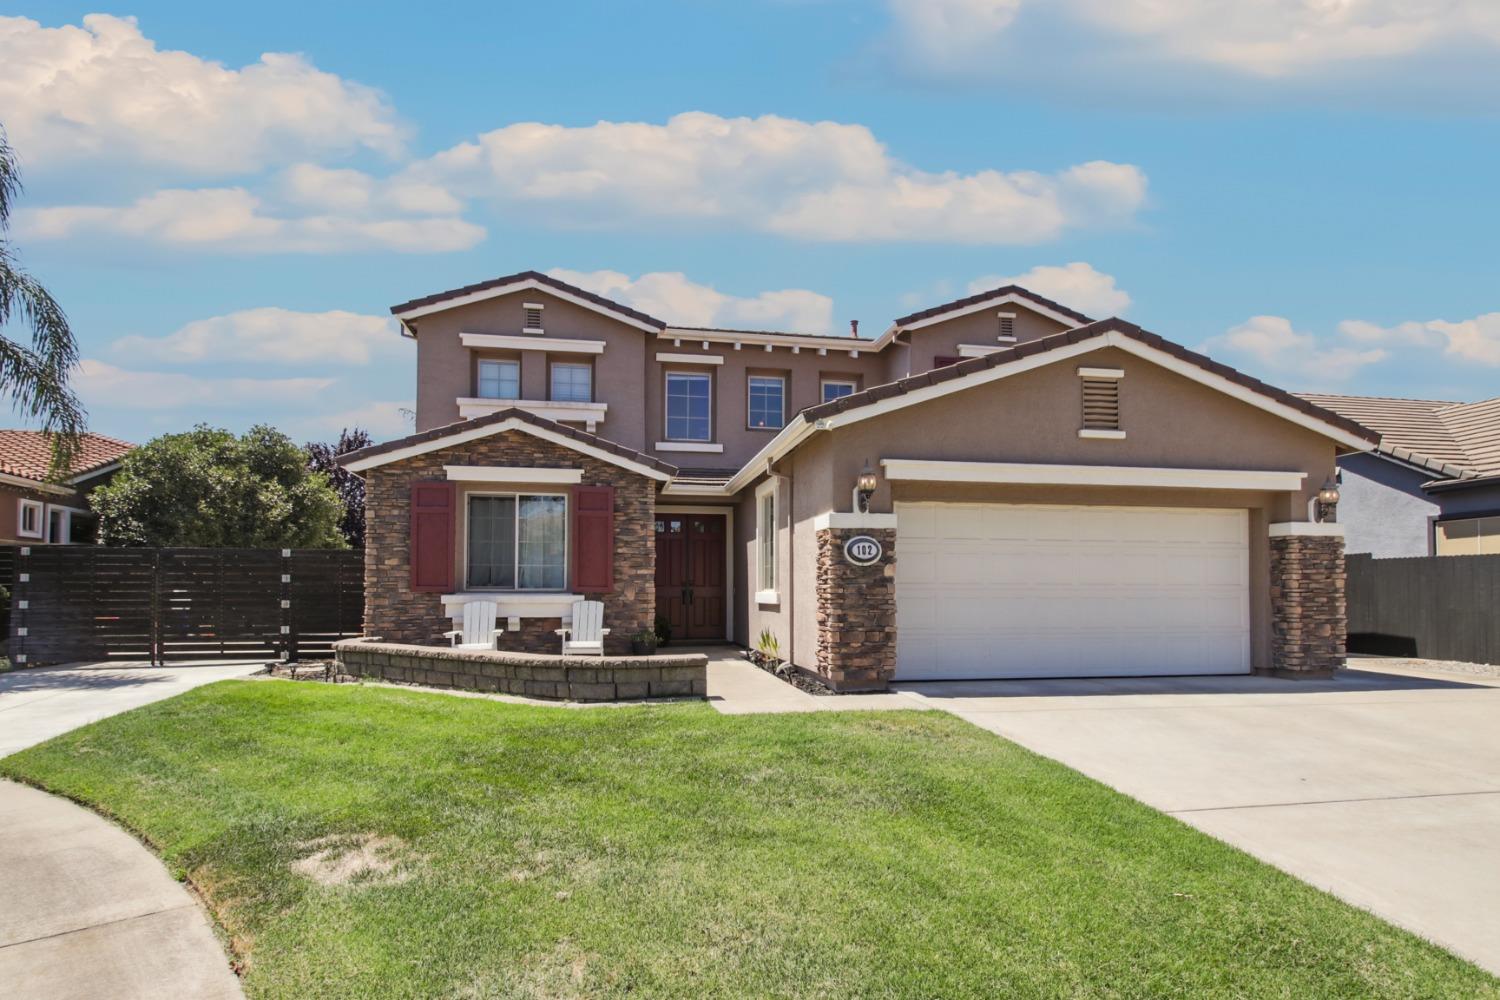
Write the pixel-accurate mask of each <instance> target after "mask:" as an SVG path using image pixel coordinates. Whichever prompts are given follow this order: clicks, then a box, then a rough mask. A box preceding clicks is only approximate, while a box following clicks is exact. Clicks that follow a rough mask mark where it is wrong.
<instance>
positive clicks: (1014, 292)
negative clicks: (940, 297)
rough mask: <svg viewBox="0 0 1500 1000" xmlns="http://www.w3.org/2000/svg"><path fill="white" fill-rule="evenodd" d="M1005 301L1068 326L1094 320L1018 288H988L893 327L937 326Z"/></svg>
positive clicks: (935, 307) (919, 314)
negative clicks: (933, 324)
mask: <svg viewBox="0 0 1500 1000" xmlns="http://www.w3.org/2000/svg"><path fill="white" fill-rule="evenodd" d="M1007 302H1012V303H1016V304H1018V305H1023V306H1026V307H1027V308H1029V309H1033V310H1035V311H1036V312H1039V313H1041V314H1042V315H1043V316H1047V317H1049V318H1051V319H1055V320H1058V321H1059V322H1062V323H1066V324H1067V325H1069V326H1084V325H1086V324H1088V323H1092V322H1094V319H1093V317H1091V316H1085V315H1084V314H1083V313H1081V312H1078V311H1077V310H1076V309H1069V308H1068V307H1067V306H1065V305H1063V304H1062V303H1061V302H1054V301H1053V300H1051V299H1049V298H1046V297H1044V296H1041V295H1038V294H1037V293H1035V292H1033V291H1031V290H1030V289H1027V288H1022V287H1021V286H1020V285H1001V286H1000V287H999V288H991V289H990V290H989V291H987V292H979V293H978V294H976V295H969V296H965V297H964V298H961V299H954V300H953V301H952V302H944V303H943V304H942V305H936V306H932V307H930V308H927V309H922V310H919V311H918V312H914V313H911V314H909V315H906V316H902V317H900V318H899V319H897V320H896V321H895V325H896V326H899V327H901V328H902V329H904V330H911V329H916V328H919V327H923V326H927V325H928V324H930V323H936V322H939V321H941V320H946V319H952V318H954V317H955V316H962V315H964V314H966V313H971V312H977V311H978V310H980V309H983V308H986V307H987V306H990V305H1003V304H1005V303H1007Z"/></svg>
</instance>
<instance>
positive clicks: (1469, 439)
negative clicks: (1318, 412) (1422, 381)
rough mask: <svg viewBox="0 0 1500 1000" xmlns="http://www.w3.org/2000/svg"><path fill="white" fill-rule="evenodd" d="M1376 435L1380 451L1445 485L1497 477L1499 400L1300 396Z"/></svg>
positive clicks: (1307, 394) (1302, 394)
mask: <svg viewBox="0 0 1500 1000" xmlns="http://www.w3.org/2000/svg"><path fill="white" fill-rule="evenodd" d="M1300 395H1301V396H1302V398H1303V399H1305V400H1307V401H1308V402H1311V403H1315V404H1317V405H1318V406H1321V407H1323V408H1324V409H1326V410H1333V411H1334V412H1335V413H1341V414H1343V415H1344V416H1346V417H1349V418H1351V419H1353V420H1357V421H1359V422H1360V423H1362V424H1364V425H1365V426H1366V427H1369V428H1370V429H1372V430H1375V431H1379V432H1380V450H1381V451H1382V452H1384V453H1385V454H1387V455H1390V456H1391V457H1392V458H1395V459H1397V460H1399V461H1402V462H1406V463H1407V464H1409V465H1415V466H1419V467H1420V468H1423V469H1426V470H1427V471H1429V472H1432V473H1433V474H1434V475H1436V476H1439V477H1441V478H1442V479H1447V480H1464V479H1478V478H1482V477H1483V478H1488V477H1492V476H1500V397H1496V398H1494V399H1485V400H1481V401H1479V402H1477V403H1455V402H1451V401H1446V400H1436V399H1390V398H1385V397H1381V396H1335V395H1330V394H1324V393H1301V394H1300Z"/></svg>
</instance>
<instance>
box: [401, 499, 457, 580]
mask: <svg viewBox="0 0 1500 1000" xmlns="http://www.w3.org/2000/svg"><path fill="white" fill-rule="evenodd" d="M457 499H458V491H457V489H455V484H454V483H448V482H441V481H424V482H418V483H412V484H411V589H412V590H413V591H414V592H416V593H419V594H447V593H451V592H452V591H453V550H454V546H455V541H454V535H453V526H454V523H455V521H456V518H455V511H454V508H455V507H456V506H457Z"/></svg>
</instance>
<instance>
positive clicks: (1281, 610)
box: [1271, 523, 1348, 677]
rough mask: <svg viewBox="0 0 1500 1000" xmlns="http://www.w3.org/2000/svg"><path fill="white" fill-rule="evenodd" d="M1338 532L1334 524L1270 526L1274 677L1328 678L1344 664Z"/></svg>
mask: <svg viewBox="0 0 1500 1000" xmlns="http://www.w3.org/2000/svg"><path fill="white" fill-rule="evenodd" d="M1336 530H1337V528H1336V526H1334V525H1326V526H1325V525H1318V524H1301V523H1291V524H1273V525H1271V672H1272V673H1273V674H1277V675H1281V676H1288V677H1315V676H1326V675H1327V674H1330V673H1332V672H1333V671H1334V670H1337V669H1338V668H1340V667H1342V666H1343V665H1344V643H1345V640H1346V637H1347V636H1346V633H1347V629H1348V618H1347V609H1346V606H1345V603H1344V539H1343V535H1342V534H1341V533H1333V532H1335V531H1336ZM1309 532H1317V533H1309Z"/></svg>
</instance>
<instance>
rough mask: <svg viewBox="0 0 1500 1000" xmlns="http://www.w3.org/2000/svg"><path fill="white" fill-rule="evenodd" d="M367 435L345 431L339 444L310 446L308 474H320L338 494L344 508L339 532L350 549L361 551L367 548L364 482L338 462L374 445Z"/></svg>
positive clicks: (319, 443)
mask: <svg viewBox="0 0 1500 1000" xmlns="http://www.w3.org/2000/svg"><path fill="white" fill-rule="evenodd" d="M374 443H375V442H374V440H373V439H372V438H371V437H370V434H369V432H368V431H362V430H360V429H359V428H358V427H356V428H354V429H353V430H350V429H349V428H347V427H346V428H344V429H343V430H342V431H340V432H339V440H338V443H337V444H326V443H324V442H317V441H315V442H313V443H311V444H309V445H308V446H307V468H308V471H309V472H321V473H322V474H323V475H324V476H326V477H327V479H328V484H329V485H330V486H332V487H333V492H335V493H337V494H338V498H339V502H340V503H341V504H343V505H344V512H343V515H342V516H341V517H340V518H339V531H341V532H343V535H344V541H346V542H348V543H349V545H350V547H351V548H356V549H361V548H364V545H365V481H364V480H363V479H361V478H360V477H359V476H356V475H355V474H354V473H352V472H350V471H349V470H348V469H346V468H344V467H343V466H342V465H339V464H338V462H336V461H335V459H337V458H338V457H339V456H340V455H343V454H345V453H347V452H351V451H357V450H359V449H360V448H367V447H369V446H370V445H372V444H374Z"/></svg>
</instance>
